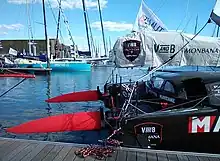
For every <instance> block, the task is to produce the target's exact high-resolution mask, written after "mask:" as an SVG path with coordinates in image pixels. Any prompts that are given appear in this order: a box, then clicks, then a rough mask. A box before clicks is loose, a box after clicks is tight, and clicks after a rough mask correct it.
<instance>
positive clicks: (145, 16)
mask: <svg viewBox="0 0 220 161" xmlns="http://www.w3.org/2000/svg"><path fill="white" fill-rule="evenodd" d="M133 30H134V31H140V30H145V31H146V30H150V31H159V32H160V31H167V28H166V26H165V25H164V24H163V22H162V21H161V20H160V19H159V18H158V17H157V16H156V15H155V14H154V12H153V11H152V10H151V9H150V8H148V7H147V5H146V4H145V3H144V1H143V0H142V3H141V6H140V9H139V12H138V14H137V18H136V21H135V24H134V26H133Z"/></svg>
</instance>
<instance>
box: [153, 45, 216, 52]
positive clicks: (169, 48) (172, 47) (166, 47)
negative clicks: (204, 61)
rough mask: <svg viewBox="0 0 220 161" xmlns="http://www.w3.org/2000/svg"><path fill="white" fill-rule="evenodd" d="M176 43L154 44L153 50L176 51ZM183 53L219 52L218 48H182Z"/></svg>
mask: <svg viewBox="0 0 220 161" xmlns="http://www.w3.org/2000/svg"><path fill="white" fill-rule="evenodd" d="M175 48H176V45H175V44H170V45H165V44H154V51H155V52H156V53H174V52H175V51H176V49H175ZM182 51H183V52H184V54H195V53H199V54H210V53H211V54H219V53H220V50H219V49H218V48H184V49H183V50H182Z"/></svg>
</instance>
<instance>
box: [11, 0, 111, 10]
mask: <svg viewBox="0 0 220 161" xmlns="http://www.w3.org/2000/svg"><path fill="white" fill-rule="evenodd" d="M41 2H42V0H29V1H28V3H41ZM49 2H50V4H51V6H52V7H53V8H57V7H58V0H49ZM8 3H13V4H27V0H8ZM107 3H108V1H107V0H100V6H101V8H105V7H106V5H107ZM61 5H62V9H73V8H79V9H82V1H81V0H62V2H61ZM85 5H86V8H87V9H90V8H97V1H96V0H85Z"/></svg>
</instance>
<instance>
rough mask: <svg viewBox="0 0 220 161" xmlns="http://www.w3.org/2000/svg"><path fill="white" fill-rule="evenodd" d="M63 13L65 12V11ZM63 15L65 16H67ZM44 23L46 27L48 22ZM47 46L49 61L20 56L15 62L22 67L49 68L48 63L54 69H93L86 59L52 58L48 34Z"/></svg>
mask: <svg viewBox="0 0 220 161" xmlns="http://www.w3.org/2000/svg"><path fill="white" fill-rule="evenodd" d="M59 5H60V7H59V9H60V10H61V3H60V4H59ZM43 12H44V14H45V10H43ZM62 14H64V13H63V11H62ZM63 17H64V18H65V16H63ZM45 19H46V17H45ZM65 22H66V20H65ZM44 25H45V28H46V24H44ZM71 38H72V37H71ZM46 46H47V62H45V61H40V60H34V59H24V58H18V59H16V60H15V64H17V65H18V67H20V68H48V64H49V67H50V68H51V69H52V71H91V64H90V63H88V62H87V61H84V60H76V58H56V59H52V57H51V55H50V49H49V39H48V38H47V35H46Z"/></svg>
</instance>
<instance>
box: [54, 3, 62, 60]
mask: <svg viewBox="0 0 220 161" xmlns="http://www.w3.org/2000/svg"><path fill="white" fill-rule="evenodd" d="M60 12H61V0H60V2H59V13H58V21H57V37H56V43H55V58H57V55H58V37H59V30H60Z"/></svg>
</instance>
